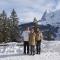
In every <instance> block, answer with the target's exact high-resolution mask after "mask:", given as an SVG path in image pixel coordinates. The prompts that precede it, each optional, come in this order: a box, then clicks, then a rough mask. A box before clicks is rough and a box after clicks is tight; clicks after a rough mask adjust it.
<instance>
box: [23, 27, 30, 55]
mask: <svg viewBox="0 0 60 60" xmlns="http://www.w3.org/2000/svg"><path fill="white" fill-rule="evenodd" d="M29 33H30V30H29V27H26V29H25V31H23V33H22V36H23V39H24V54H29ZM26 51H27V53H26Z"/></svg>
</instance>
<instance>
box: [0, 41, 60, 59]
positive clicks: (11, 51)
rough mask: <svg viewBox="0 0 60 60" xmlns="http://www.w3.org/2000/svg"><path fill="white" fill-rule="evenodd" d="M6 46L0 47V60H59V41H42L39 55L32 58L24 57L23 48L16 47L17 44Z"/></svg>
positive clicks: (29, 56)
mask: <svg viewBox="0 0 60 60" xmlns="http://www.w3.org/2000/svg"><path fill="white" fill-rule="evenodd" d="M8 44H9V46H7V47H6V48H4V47H2V46H1V47H0V60H60V41H42V43H41V54H40V55H37V54H36V55H34V56H31V55H24V54H23V46H17V44H18V43H15V42H13V43H8ZM3 49H4V52H2V50H3Z"/></svg>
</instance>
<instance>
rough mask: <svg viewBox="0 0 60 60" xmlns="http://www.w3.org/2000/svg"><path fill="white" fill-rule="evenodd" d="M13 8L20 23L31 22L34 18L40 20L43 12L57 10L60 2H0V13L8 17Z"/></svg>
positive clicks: (12, 0)
mask: <svg viewBox="0 0 60 60" xmlns="http://www.w3.org/2000/svg"><path fill="white" fill-rule="evenodd" d="M13 8H14V9H15V11H16V13H17V15H18V18H19V21H20V22H21V23H22V22H31V21H33V19H34V17H36V18H37V20H40V18H41V17H42V15H43V13H44V11H45V10H47V12H48V13H49V12H51V11H55V10H59V9H60V0H0V13H1V12H2V10H5V11H6V13H7V15H8V16H10V13H11V11H12V9H13Z"/></svg>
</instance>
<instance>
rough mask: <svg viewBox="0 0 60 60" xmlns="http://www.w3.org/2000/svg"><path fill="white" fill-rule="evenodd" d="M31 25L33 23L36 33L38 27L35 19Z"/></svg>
mask: <svg viewBox="0 0 60 60" xmlns="http://www.w3.org/2000/svg"><path fill="white" fill-rule="evenodd" d="M33 23H34V31H35V32H36V30H37V27H38V22H37V19H36V17H35V18H34V21H33Z"/></svg>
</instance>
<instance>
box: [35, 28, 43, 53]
mask: <svg viewBox="0 0 60 60" xmlns="http://www.w3.org/2000/svg"><path fill="white" fill-rule="evenodd" d="M42 39H43V35H42V32H41V31H40V30H39V28H37V32H36V50H37V54H40V51H41V40H42Z"/></svg>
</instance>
